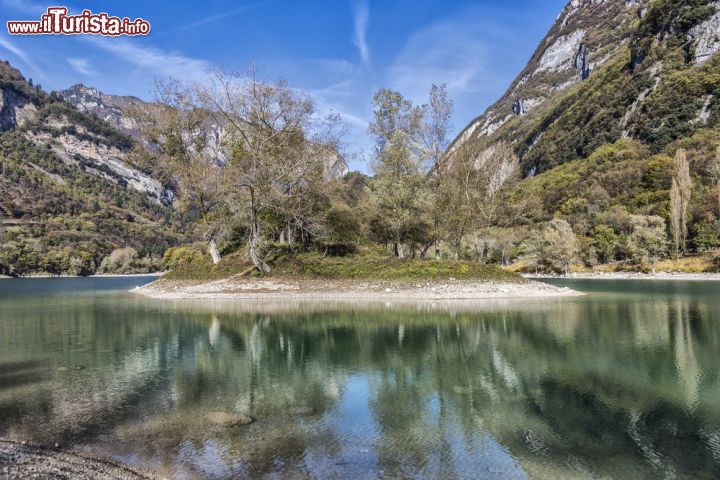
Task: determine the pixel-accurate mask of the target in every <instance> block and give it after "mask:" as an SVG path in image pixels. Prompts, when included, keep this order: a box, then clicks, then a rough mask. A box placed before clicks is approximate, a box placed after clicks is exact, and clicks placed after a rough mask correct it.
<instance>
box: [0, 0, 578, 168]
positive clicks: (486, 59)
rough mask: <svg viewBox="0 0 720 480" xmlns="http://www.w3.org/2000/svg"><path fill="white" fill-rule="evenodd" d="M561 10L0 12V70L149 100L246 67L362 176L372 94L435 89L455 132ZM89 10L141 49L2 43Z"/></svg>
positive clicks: (6, 2)
mask: <svg viewBox="0 0 720 480" xmlns="http://www.w3.org/2000/svg"><path fill="white" fill-rule="evenodd" d="M566 2H567V0H542V1H538V0H474V1H472V0H467V1H466V0H458V1H450V0H445V1H442V0H396V1H393V0H383V1H381V0H326V1H320V0H274V1H273V0H241V1H230V0H206V1H203V2H191V1H175V2H167V3H166V2H159V1H152V0H145V1H143V2H137V1H129V0H124V1H101V0H96V1H92V2H91V1H85V2H78V1H73V2H70V3H62V2H59V1H58V2H51V3H48V4H45V3H42V2H40V1H38V0H0V20H2V25H3V28H2V31H0V58H2V59H8V60H9V61H10V62H11V63H12V64H13V65H15V66H16V67H18V68H20V70H22V71H23V73H24V74H25V76H26V77H32V78H33V79H34V80H35V82H36V83H40V84H42V86H43V87H44V88H45V89H47V90H51V89H62V88H67V87H68V86H70V85H72V84H74V83H77V82H83V83H85V84H86V85H91V86H95V87H97V88H99V89H100V90H102V91H104V92H107V93H113V94H120V95H135V96H138V97H141V98H144V99H147V100H149V99H152V95H153V94H152V88H153V84H154V82H155V79H162V78H166V77H168V76H174V77H177V78H181V79H190V80H200V79H202V77H203V75H204V72H206V71H207V70H208V69H209V68H213V67H216V66H219V65H222V66H223V67H224V68H226V69H229V70H243V69H246V68H247V67H248V66H249V65H251V64H253V63H254V64H256V65H257V66H258V68H259V69H260V74H261V75H262V76H264V77H266V78H268V79H278V78H284V79H287V80H288V81H289V82H290V84H291V85H292V86H293V87H296V88H299V89H302V90H304V91H306V92H307V93H308V94H310V95H312V96H313V97H314V98H315V100H316V101H317V103H318V105H319V107H320V109H321V110H323V111H335V112H338V113H340V114H341V115H342V117H343V119H344V121H345V123H346V125H347V126H348V135H347V150H348V151H349V153H350V154H351V167H352V168H353V169H359V170H364V171H367V170H368V167H367V162H366V161H367V155H368V153H369V152H370V146H371V142H372V139H371V138H370V137H369V136H368V135H367V133H366V130H367V123H368V121H369V120H370V118H371V116H372V104H371V98H372V93H373V92H374V91H375V90H376V89H377V88H380V87H390V88H394V89H397V90H399V91H400V92H401V93H403V94H404V95H405V96H406V97H408V98H410V99H412V100H413V101H414V102H417V103H423V102H424V101H425V99H426V97H427V94H428V91H429V90H430V86H431V84H432V83H436V84H441V83H446V84H447V85H448V89H449V92H450V95H451V97H452V98H453V99H454V100H455V103H456V112H455V115H454V118H453V124H454V128H455V132H459V131H460V130H462V128H463V127H464V126H465V125H466V124H467V123H468V122H469V121H470V120H472V119H473V118H474V117H476V116H477V115H479V114H481V113H482V112H483V111H484V110H485V108H487V107H488V106H489V105H490V104H492V103H493V102H494V101H495V100H496V99H497V98H498V97H499V96H501V95H502V94H503V92H504V91H505V89H506V88H507V86H508V85H509V84H510V82H511V81H512V80H513V78H514V77H515V76H516V75H517V74H518V73H519V72H520V70H521V69H522V68H523V66H524V65H525V63H526V62H527V60H528V59H529V57H530V55H531V54H532V52H533V51H534V49H535V48H536V47H537V45H538V43H539V41H540V40H541V39H542V37H543V36H544V35H545V33H546V32H547V30H548V29H549V28H550V26H551V25H552V23H553V21H554V20H555V18H556V17H557V15H558V13H559V12H560V10H561V9H562V8H563V7H564V6H565V4H566ZM57 4H61V5H66V6H67V7H68V8H69V10H70V11H71V12H72V11H76V12H77V11H80V10H81V9H83V8H89V9H91V10H92V11H93V12H107V13H108V14H110V15H116V16H119V17H124V16H127V17H130V18H131V19H134V18H137V17H142V18H144V19H146V20H148V21H149V22H150V23H151V26H152V33H151V34H150V35H149V36H147V37H143V38H141V37H133V38H99V37H92V36H13V37H11V36H9V35H8V34H7V31H6V29H5V27H4V25H5V22H6V21H7V20H36V19H39V16H40V15H41V14H42V13H43V12H44V11H45V9H46V8H47V7H48V6H49V5H57Z"/></svg>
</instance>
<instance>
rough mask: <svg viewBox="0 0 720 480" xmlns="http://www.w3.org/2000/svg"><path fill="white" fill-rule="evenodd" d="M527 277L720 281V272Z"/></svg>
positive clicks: (537, 277) (539, 275)
mask: <svg viewBox="0 0 720 480" xmlns="http://www.w3.org/2000/svg"><path fill="white" fill-rule="evenodd" d="M523 277H524V278H527V279H531V280H533V279H558V280H561V279H569V280H685V281H687V280H694V281H698V280H704V281H720V273H667V272H658V273H656V274H652V273H641V272H595V273H571V274H569V275H563V276H560V275H545V274H524V275H523Z"/></svg>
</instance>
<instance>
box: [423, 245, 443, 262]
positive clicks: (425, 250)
mask: <svg viewBox="0 0 720 480" xmlns="http://www.w3.org/2000/svg"><path fill="white" fill-rule="evenodd" d="M433 243H434V242H430V243H428V244H426V245H424V246H423V248H422V251H421V252H420V259H421V260H427V258H428V251H429V250H430V247H432V246H433ZM435 259H436V260H440V258H438V257H437V255H436V256H435Z"/></svg>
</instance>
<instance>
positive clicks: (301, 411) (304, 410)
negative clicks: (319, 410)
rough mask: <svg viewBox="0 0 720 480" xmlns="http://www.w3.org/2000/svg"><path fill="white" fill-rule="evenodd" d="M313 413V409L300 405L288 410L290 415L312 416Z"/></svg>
mask: <svg viewBox="0 0 720 480" xmlns="http://www.w3.org/2000/svg"><path fill="white" fill-rule="evenodd" d="M313 413H315V409H314V408H313V407H308V406H307V405H300V406H297V407H293V408H291V409H290V415H312V414H313Z"/></svg>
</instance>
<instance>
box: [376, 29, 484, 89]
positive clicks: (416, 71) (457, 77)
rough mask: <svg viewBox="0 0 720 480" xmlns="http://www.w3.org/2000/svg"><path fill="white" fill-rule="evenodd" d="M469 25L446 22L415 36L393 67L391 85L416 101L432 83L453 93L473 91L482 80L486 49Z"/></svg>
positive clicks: (408, 42) (480, 37)
mask: <svg viewBox="0 0 720 480" xmlns="http://www.w3.org/2000/svg"><path fill="white" fill-rule="evenodd" d="M473 30H474V29H472V28H469V27H468V24H467V23H463V22H458V21H443V22H439V23H436V24H434V25H431V26H429V27H427V28H425V29H422V30H420V31H418V32H416V33H414V34H413V35H412V36H410V38H409V39H408V41H407V42H406V44H405V46H404V48H403V49H402V51H401V52H400V54H399V55H398V56H397V58H396V59H395V61H394V62H393V63H392V65H390V67H389V68H388V72H387V78H388V79H389V81H390V82H391V84H392V86H393V87H394V88H396V89H398V90H399V91H401V92H403V93H404V94H405V95H407V96H409V97H410V98H412V99H413V100H415V101H419V100H420V99H424V98H425V97H426V96H427V93H428V92H429V90H430V85H431V84H432V83H436V84H439V83H446V84H447V85H448V89H449V90H450V91H451V93H453V94H458V93H463V92H468V91H472V90H474V89H475V88H477V83H478V82H481V81H482V76H483V73H484V71H485V60H486V56H487V47H486V45H485V42H484V39H483V37H482V36H479V35H477V34H476V32H474V31H473Z"/></svg>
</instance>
